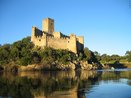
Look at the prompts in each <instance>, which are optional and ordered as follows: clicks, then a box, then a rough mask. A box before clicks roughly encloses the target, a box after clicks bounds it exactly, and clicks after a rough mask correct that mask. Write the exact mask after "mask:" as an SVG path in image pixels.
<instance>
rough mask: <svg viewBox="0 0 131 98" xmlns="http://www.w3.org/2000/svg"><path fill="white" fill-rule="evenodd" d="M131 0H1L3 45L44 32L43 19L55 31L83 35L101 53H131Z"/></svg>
mask: <svg viewBox="0 0 131 98" xmlns="http://www.w3.org/2000/svg"><path fill="white" fill-rule="evenodd" d="M129 1H130V0H0V44H5V43H13V42H14V41H17V40H20V39H22V38H23V37H26V36H30V35H31V27H32V26H36V27H38V28H40V29H41V27H42V19H43V18H47V17H50V18H53V19H54V20H55V31H61V32H62V33H64V34H67V35H69V34H70V33H71V32H73V33H75V34H76V35H83V36H84V39H85V47H88V48H89V49H90V50H92V51H98V52H100V53H101V54H103V53H107V54H110V55H111V54H119V55H124V54H125V52H126V51H127V50H131V6H129Z"/></svg>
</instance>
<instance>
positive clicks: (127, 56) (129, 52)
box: [125, 50, 131, 62]
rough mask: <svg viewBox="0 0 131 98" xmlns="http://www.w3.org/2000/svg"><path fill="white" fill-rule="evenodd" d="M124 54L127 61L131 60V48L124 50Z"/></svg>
mask: <svg viewBox="0 0 131 98" xmlns="http://www.w3.org/2000/svg"><path fill="white" fill-rule="evenodd" d="M125 56H126V58H127V60H128V62H131V50H130V51H126V53H125Z"/></svg>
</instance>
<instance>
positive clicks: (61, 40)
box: [31, 18, 84, 53]
mask: <svg viewBox="0 0 131 98" xmlns="http://www.w3.org/2000/svg"><path fill="white" fill-rule="evenodd" d="M31 41H32V42H33V43H34V44H35V46H39V47H43V48H44V47H45V46H46V47H52V48H55V49H67V50H69V51H72V52H74V53H79V52H82V51H83V48H84V37H83V36H76V35H74V34H70V36H66V35H64V34H62V33H61V32H55V31H54V20H53V19H50V18H46V19H44V20H43V21H42V30H39V29H38V28H36V27H32V35H31Z"/></svg>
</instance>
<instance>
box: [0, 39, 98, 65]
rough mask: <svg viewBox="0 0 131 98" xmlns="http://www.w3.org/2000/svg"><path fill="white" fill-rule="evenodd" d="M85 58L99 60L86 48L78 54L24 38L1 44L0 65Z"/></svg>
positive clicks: (66, 62) (48, 62) (43, 62)
mask: <svg viewBox="0 0 131 98" xmlns="http://www.w3.org/2000/svg"><path fill="white" fill-rule="evenodd" d="M80 60H85V61H88V62H89V63H92V62H98V61H97V58H96V57H95V55H94V53H93V52H92V51H90V50H89V49H88V48H85V49H84V51H83V52H82V53H79V54H78V55H76V54H74V53H72V52H70V51H68V50H61V49H53V48H50V47H45V48H44V49H42V48H39V47H34V44H33V43H32V42H31V38H30V37H27V38H23V39H22V40H20V41H17V42H14V43H13V44H4V45H1V46H0V65H1V66H5V65H25V66H26V65H29V64H45V65H46V66H48V65H50V64H52V63H54V62H55V63H62V64H68V63H69V62H72V61H80Z"/></svg>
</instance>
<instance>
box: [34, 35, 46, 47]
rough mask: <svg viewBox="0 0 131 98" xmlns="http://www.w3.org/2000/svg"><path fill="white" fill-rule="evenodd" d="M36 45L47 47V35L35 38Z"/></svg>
mask: <svg viewBox="0 0 131 98" xmlns="http://www.w3.org/2000/svg"><path fill="white" fill-rule="evenodd" d="M34 43H35V46H40V47H43V48H44V47H45V46H46V45H47V37H46V35H43V36H42V37H36V39H35V42H34Z"/></svg>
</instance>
